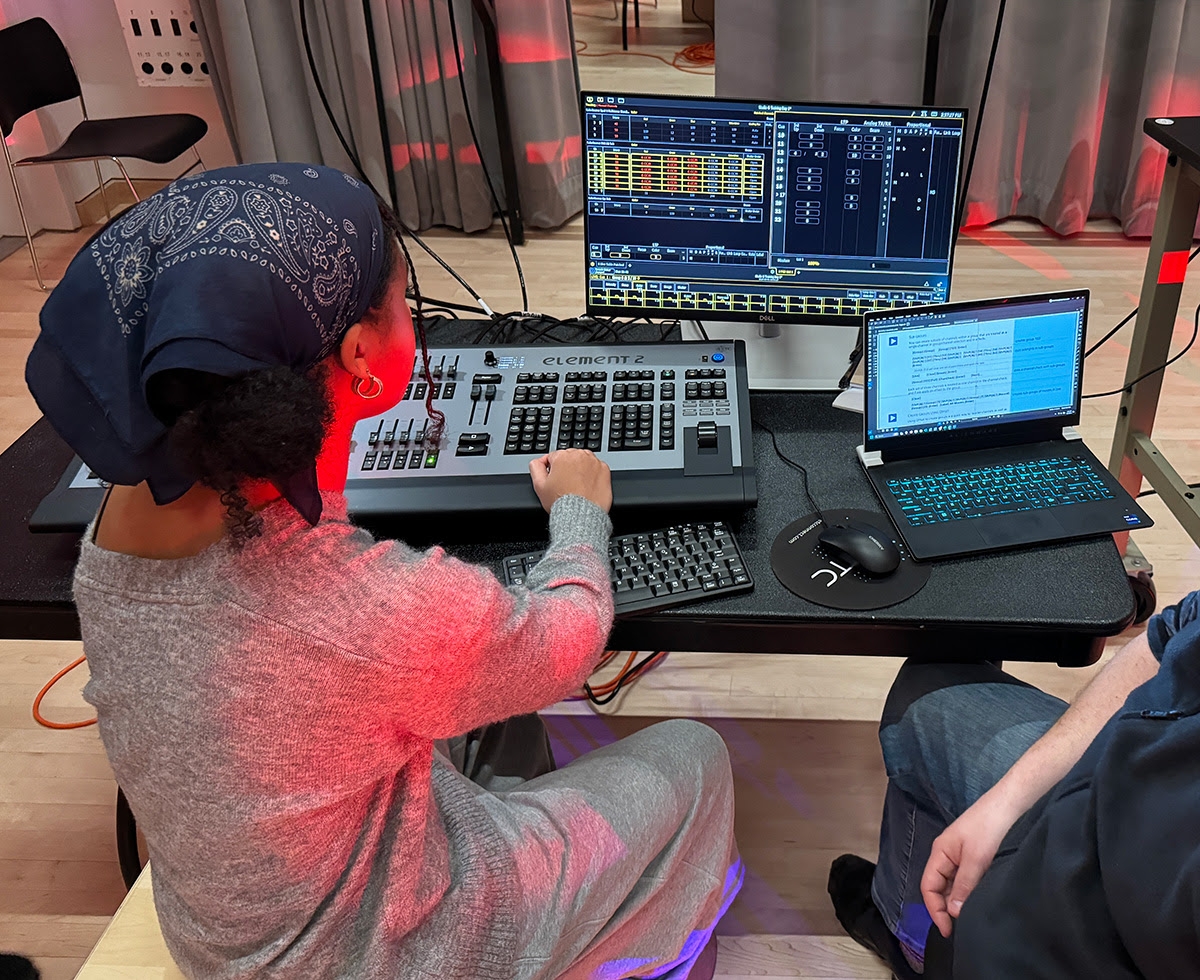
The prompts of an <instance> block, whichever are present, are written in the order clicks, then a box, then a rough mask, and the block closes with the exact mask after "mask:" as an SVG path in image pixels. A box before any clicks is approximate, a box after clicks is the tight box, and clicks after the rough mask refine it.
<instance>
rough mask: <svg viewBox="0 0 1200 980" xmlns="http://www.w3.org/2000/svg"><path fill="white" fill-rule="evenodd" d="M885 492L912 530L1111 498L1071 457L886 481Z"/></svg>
mask: <svg viewBox="0 0 1200 980" xmlns="http://www.w3.org/2000/svg"><path fill="white" fill-rule="evenodd" d="M887 488H888V489H889V490H890V491H891V492H892V496H893V497H895V498H896V501H897V502H898V503H899V504H900V510H901V511H902V512H903V513H904V516H905V517H907V518H908V523H909V524H910V525H912V526H914V527H915V526H918V525H921V524H940V523H944V522H946V521H962V520H969V519H971V518H973V517H991V516H992V515H993V514H1011V513H1014V512H1016V511H1022V510H1041V509H1043V508H1045V507H1063V506H1067V505H1070V504H1081V503H1085V502H1087V501H1089V500H1111V499H1112V498H1113V494H1112V492H1111V491H1110V490H1109V489H1108V487H1107V486H1105V485H1104V481H1103V480H1102V479H1101V478H1100V475H1099V474H1098V473H1096V471H1095V470H1094V469H1093V468H1092V466H1091V465H1090V464H1089V463H1088V462H1087V460H1084V459H1077V458H1074V457H1071V456H1055V457H1053V458H1051V459H1037V460H1033V461H1031V462H1027V463H1014V464H1012V465H1006V466H984V467H979V468H977V469H968V470H951V471H950V472H947V473H934V474H930V475H927V476H918V477H912V478H910V479H903V480H897V479H891V480H888V481H887Z"/></svg>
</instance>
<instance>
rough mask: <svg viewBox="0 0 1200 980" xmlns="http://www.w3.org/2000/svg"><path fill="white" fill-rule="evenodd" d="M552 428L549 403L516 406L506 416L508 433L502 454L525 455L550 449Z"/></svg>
mask: <svg viewBox="0 0 1200 980" xmlns="http://www.w3.org/2000/svg"><path fill="white" fill-rule="evenodd" d="M553 428H554V409H553V408H551V407H550V406H549V405H544V406H542V407H541V408H534V407H533V406H525V407H517V408H514V409H513V410H512V412H511V413H509V416H508V434H507V435H506V437H505V440H504V455H505V456H515V455H527V454H534V453H548V452H549V451H550V430H551V429H553Z"/></svg>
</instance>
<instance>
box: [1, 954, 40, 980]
mask: <svg viewBox="0 0 1200 980" xmlns="http://www.w3.org/2000/svg"><path fill="white" fill-rule="evenodd" d="M40 976H41V974H40V973H38V969H37V967H36V966H34V965H33V964H32V963H31V962H30V961H29V960H27V959H25V957H24V956H14V955H13V954H12V953H0V980H38V978H39V977H40Z"/></svg>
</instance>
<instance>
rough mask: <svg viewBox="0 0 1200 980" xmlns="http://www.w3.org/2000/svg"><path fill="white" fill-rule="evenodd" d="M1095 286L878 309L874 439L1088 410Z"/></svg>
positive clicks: (870, 402)
mask: <svg viewBox="0 0 1200 980" xmlns="http://www.w3.org/2000/svg"><path fill="white" fill-rule="evenodd" d="M1086 312H1087V292H1086V291H1082V292H1077V293H1057V294H1053V295H1046V296H1036V297H1029V298H1028V299H1025V298H1016V299H1011V300H1003V301H996V300H989V301H984V302H981V303H956V304H953V305H952V306H932V307H924V308H917V309H913V310H909V311H904V312H899V311H897V312H896V313H894V314H871V315H869V316H868V317H867V319H866V330H867V345H868V348H869V349H868V351H867V379H866V381H867V397H866V423H867V424H866V428H867V438H868V439H869V440H877V439H888V438H892V437H896V436H913V435H920V434H926V433H938V432H946V431H949V430H953V429H966V428H973V427H977V426H985V425H986V426H991V425H996V424H997V423H1008V422H1025V421H1032V420H1037V419H1050V418H1054V417H1056V416H1068V415H1074V414H1076V413H1077V412H1078V411H1079V398H1080V390H1079V389H1080V383H1081V378H1082V374H1083V371H1082V359H1083V338H1084V331H1085V329H1086V326H1087V324H1086Z"/></svg>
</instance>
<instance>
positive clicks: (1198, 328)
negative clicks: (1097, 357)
mask: <svg viewBox="0 0 1200 980" xmlns="http://www.w3.org/2000/svg"><path fill="white" fill-rule="evenodd" d="M1198 334H1200V306H1197V307H1196V316H1195V318H1194V320H1193V321H1192V338H1191V340H1189V341H1188V342H1187V344H1186V345H1185V346H1184V348H1183V350H1181V351H1180V352H1179V353H1178V354H1176V355H1175V356H1174V357H1171V358H1168V359H1167V360H1166V361H1164V362H1163V363H1162V364H1160V365H1159V366H1158V367H1156V368H1151V369H1150V370H1149V371H1147V372H1145V373H1144V374H1140V375H1138V376H1137V377H1136V378H1134V379H1133V380H1132V381H1129V382H1127V383H1126V384H1124V385H1122V386H1121V387H1120V388H1116V389H1114V390H1113V391H1094V392H1092V393H1091V394H1090V395H1084V396H1083V397H1084V398H1107V397H1108V396H1109V395H1120V394H1123V393H1124V392H1127V391H1131V390H1132V389H1133V386H1134V385H1135V384H1137V383H1138V382H1140V381H1145V380H1146V379H1147V378H1149V377H1151V376H1152V375H1155V374H1158V373H1159V372H1160V371H1165V370H1166V369H1167V368H1169V367H1170V366H1171V365H1172V364H1174V363H1175V362H1176V361H1178V360H1179V359H1180V358H1181V357H1183V355H1184V354H1186V353H1187V352H1188V351H1190V350H1191V349H1192V345H1193V344H1194V343H1195V342H1196V337H1197V335H1198Z"/></svg>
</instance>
